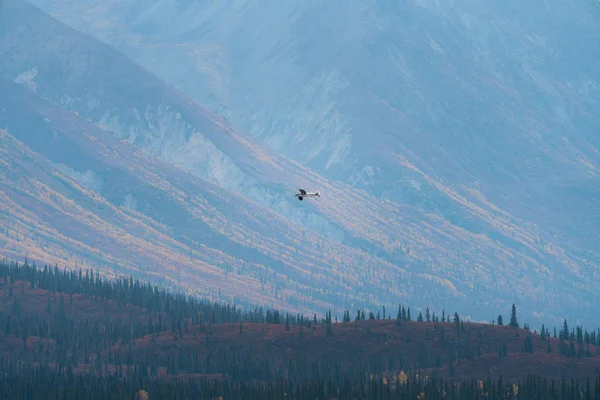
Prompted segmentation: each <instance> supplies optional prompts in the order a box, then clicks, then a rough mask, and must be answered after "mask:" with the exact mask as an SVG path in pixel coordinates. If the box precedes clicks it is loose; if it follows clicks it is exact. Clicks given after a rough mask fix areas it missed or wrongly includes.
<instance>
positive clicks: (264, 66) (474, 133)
mask: <svg viewBox="0 0 600 400" xmlns="http://www.w3.org/2000/svg"><path fill="white" fill-rule="evenodd" d="M34 4H38V5H40V6H41V7H42V8H44V9H45V10H47V11H48V12H50V13H51V14H52V15H54V16H56V17H57V18H59V19H61V20H63V21H65V22H66V23H68V24H70V25H72V26H74V27H76V28H77V29H81V30H83V31H85V32H88V33H90V34H92V35H94V36H96V37H99V38H101V39H102V40H105V41H107V42H109V43H111V44H112V45H114V46H115V47H117V48H119V49H121V50H123V51H125V52H126V53H127V54H129V55H131V56H132V57H134V58H135V59H136V60H138V61H140V62H141V63H142V64H143V65H144V66H145V67H146V68H148V69H150V70H152V71H153V72H155V73H157V74H158V75H159V76H161V77H163V78H164V79H166V80H167V81H169V82H171V83H172V84H174V85H175V86H176V87H178V88H179V89H180V90H182V91H184V92H186V93H188V94H190V95H192V96H194V97H195V98H197V99H199V100H200V101H202V102H203V103H205V104H208V105H210V106H211V107H212V108H213V109H214V110H216V111H218V112H220V113H221V114H223V115H226V116H228V117H229V118H230V120H231V121H233V122H234V123H236V124H237V125H239V126H240V127H242V128H244V129H245V130H247V131H248V132H251V133H253V134H254V135H255V136H256V137H258V138H261V139H262V140H264V142H266V143H268V144H269V145H270V146H272V147H273V148H274V149H275V150H278V151H281V152H282V153H283V154H285V155H286V156H288V157H291V158H293V159H295V160H297V161H299V162H301V163H303V164H304V165H307V166H310V167H311V168H314V169H315V170H316V171H317V172H320V173H323V174H326V175H327V176H329V177H332V178H336V179H342V180H344V181H346V182H348V183H350V184H353V185H355V186H356V187H361V188H364V189H366V190H368V191H370V192H371V193H374V194H376V195H378V196H381V197H383V198H387V199H391V200H393V201H396V202H400V203H403V204H412V205H417V206H418V207H420V208H421V209H423V210H424V211H425V212H433V213H436V214H439V215H441V216H443V217H444V218H445V219H448V220H450V221H451V222H453V223H458V224H461V225H462V226H465V227H467V228H469V229H472V230H473V231H476V232H477V231H481V232H482V230H481V228H479V227H476V226H471V225H469V222H468V221H466V220H464V218H462V217H461V216H457V215H455V214H456V211H455V209H456V207H457V204H456V202H454V201H452V199H449V198H448V197H447V196H446V195H445V194H444V193H441V192H440V191H439V190H438V189H437V188H436V187H435V185H434V184H433V183H432V181H431V180H433V182H438V183H443V184H449V185H451V186H452V187H453V188H454V189H455V190H457V191H459V192H460V193H461V194H462V195H463V196H465V197H467V198H468V199H469V200H471V201H478V196H484V198H485V199H486V201H489V202H491V203H492V204H493V207H499V208H501V209H503V210H505V211H506V212H508V213H510V214H512V215H513V216H515V217H516V218H519V219H522V220H525V221H528V222H529V223H531V224H533V225H535V226H537V227H538V228H539V234H540V235H541V236H542V237H545V238H547V239H548V240H554V239H558V240H563V241H565V242H569V243H570V244H571V245H572V246H574V247H573V250H572V251H573V252H575V253H574V254H578V255H581V256H582V257H585V258H590V259H591V260H593V261H594V262H598V261H599V259H598V254H597V252H595V251H593V249H594V240H593V239H592V238H593V237H594V234H595V233H598V230H597V228H596V226H597V225H596V224H595V223H594V221H595V220H598V221H600V209H599V207H600V206H599V205H598V202H597V201H596V200H597V199H598V196H599V195H600V194H599V189H598V187H599V185H598V183H599V181H598V177H597V174H598V170H599V168H600V153H599V152H598V148H600V135H598V127H599V126H600V125H599V124H600V122H599V117H598V110H599V109H600V90H599V89H598V84H599V83H600V80H599V76H600V72H599V71H600V69H598V64H597V60H598V59H600V44H599V43H600V30H598V29H597V26H598V25H599V24H600V7H599V6H598V4H597V2H593V1H570V2H567V3H564V2H559V1H541V0H536V1H532V2H521V3H518V2H510V3H499V2H498V3H481V2H476V1H470V0H462V1H452V2H435V1H375V0H372V1H366V2H365V1H329V2H316V1H300V0H291V1H285V2H275V1H261V2H251V1H247V0H239V1H222V2H215V1H210V2H209V1H191V2H178V1H175V0H160V1H159V0H157V1H150V2H148V1H145V2H142V1H134V2H125V1H111V2H100V1H97V0H88V1H81V2H79V1H77V2H75V1H72V0H63V1H58V2H56V1H52V2H50V1H47V0H34ZM400 160H404V161H406V162H408V163H410V164H412V166H416V167H417V168H418V169H419V171H418V172H415V169H414V168H412V166H410V167H407V165H406V162H400ZM430 179H431V180H430ZM473 191H475V193H476V194H475V193H474V192H473ZM576 193H577V194H578V195H577V196H575V194H576ZM490 207H492V206H490ZM583 211H585V213H583Z"/></svg>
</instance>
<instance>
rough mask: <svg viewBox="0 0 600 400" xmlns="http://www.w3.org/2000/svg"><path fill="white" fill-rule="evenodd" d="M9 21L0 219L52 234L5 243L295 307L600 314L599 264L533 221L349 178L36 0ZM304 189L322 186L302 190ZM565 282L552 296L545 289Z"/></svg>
mask: <svg viewBox="0 0 600 400" xmlns="http://www.w3.org/2000/svg"><path fill="white" fill-rule="evenodd" d="M1 18H2V24H1V25H0V33H1V35H0V53H1V54H2V55H3V57H2V59H1V61H0V62H1V63H2V64H1V65H2V68H1V69H0V74H1V75H2V76H1V77H0V78H1V79H4V80H5V81H6V82H5V83H3V84H2V85H3V86H2V88H3V90H2V91H1V92H0V102H1V107H2V110H4V111H2V113H1V114H0V128H1V129H4V130H5V132H6V133H4V134H3V135H4V136H3V137H4V138H5V140H4V143H5V144H4V146H6V148H5V149H3V150H4V153H3V154H4V155H3V157H5V158H3V160H4V164H3V165H4V166H5V167H6V168H4V167H3V176H2V178H3V179H4V180H5V182H7V183H8V184H9V187H10V188H11V189H10V190H6V191H4V192H3V195H4V196H5V198H6V202H4V204H5V208H4V210H3V212H4V213H3V218H5V219H4V221H10V224H11V225H14V226H20V228H19V229H20V235H21V236H25V232H29V231H31V230H37V231H38V232H42V231H44V232H45V233H44V236H43V241H39V242H38V240H37V239H35V237H36V236H35V235H31V234H30V235H28V236H27V237H29V238H31V239H32V240H29V241H27V242H25V241H21V242H17V241H16V240H15V236H10V237H9V236H6V238H4V239H3V240H4V243H5V246H4V250H3V252H4V254H7V255H10V256H11V257H15V256H18V255H19V256H21V257H23V256H25V255H26V254H29V255H30V256H31V257H34V256H35V259H36V260H43V261H45V262H58V263H59V264H60V265H61V266H62V265H68V266H72V265H73V264H81V265H88V266H92V265H93V266H96V267H99V268H101V269H102V270H103V271H105V272H107V273H109V274H110V273H113V272H116V273H119V272H127V273H133V272H134V271H135V273H137V274H142V273H143V274H145V276H148V277H154V278H155V279H157V281H160V282H166V283H169V284H170V285H172V286H179V287H183V288H185V289H186V290H191V291H195V292H196V293H207V294H211V295H212V296H215V297H216V296H218V293H219V289H221V291H220V292H221V295H222V296H224V297H225V298H231V297H233V296H235V297H236V298H237V299H238V301H239V302H248V303H250V304H255V303H257V302H259V303H263V302H267V303H272V304H276V305H279V306H283V305H286V306H289V307H290V309H294V310H307V311H310V310H319V309H323V308H325V307H332V308H333V309H334V311H337V312H339V311H340V310H343V309H345V308H350V309H353V308H355V307H356V305H357V304H362V305H363V306H365V307H368V308H376V307H378V306H380V305H382V304H391V303H393V302H395V301H398V299H401V300H402V301H407V302H414V303H416V304H437V305H443V306H447V307H456V308H460V309H462V310H464V312H465V314H466V315H468V316H470V317H471V318H474V319H487V318H488V316H489V312H488V311H487V309H488V307H491V308H492V309H495V310H501V309H506V308H507V307H509V306H510V304H511V303H512V302H513V301H516V302H518V303H519V304H523V306H522V312H523V313H524V314H531V318H537V319H540V318H547V317H549V318H555V321H561V320H562V318H563V316H564V315H567V314H571V315H581V317H582V318H586V317H589V318H595V317H594V314H593V312H592V311H591V308H589V307H588V305H589V304H592V303H593V302H594V301H595V299H597V298H598V295H597V294H595V293H597V292H596V291H594V289H595V288H596V286H595V285H597V284H598V281H597V280H596V279H595V278H596V276H597V273H598V272H597V270H596V269H594V268H593V267H594V265H595V264H593V263H591V262H590V263H588V264H586V263H581V262H579V261H578V259H577V258H575V257H573V256H572V255H570V254H569V253H568V251H567V250H566V249H565V248H564V247H563V244H562V243H557V242H547V241H544V240H542V239H541V238H540V236H539V234H538V233H537V232H536V231H535V229H533V228H532V225H531V224H529V223H526V222H523V221H521V220H518V219H516V218H515V217H514V216H512V215H510V214H509V213H506V212H505V211H503V210H500V209H495V208H494V207H491V206H489V205H486V204H485V203H481V202H480V203H474V202H472V201H469V200H468V199H467V198H466V197H465V196H461V195H460V193H459V192H458V191H455V190H454V189H452V188H451V187H450V186H440V188H441V189H443V190H444V191H445V192H446V193H447V194H448V196H450V197H452V198H453V199H454V201H456V202H458V203H460V204H461V207H462V210H463V211H462V213H463V214H462V215H464V216H465V218H467V217H468V220H469V221H471V222H470V223H472V224H474V226H479V227H480V228H481V229H479V228H478V229H477V230H475V231H473V230H472V229H471V228H469V229H467V228H465V227H464V226H463V225H464V223H458V222H457V223H454V222H453V221H448V220H446V219H444V218H442V217H441V216H440V215H436V214H432V213H430V212H429V211H428V210H426V209H422V208H421V207H419V206H418V205H414V204H412V205H411V204H398V203H394V202H391V201H388V200H383V199H378V198H377V197H376V196H374V195H373V194H372V193H368V192H366V191H362V190H353V189H352V188H351V186H350V185H348V184H346V183H343V182H339V181H335V180H330V179H328V178H325V177H323V176H321V175H318V174H317V173H315V172H313V171H312V170H309V169H308V168H307V167H304V166H301V165H300V164H298V163H297V162H295V161H291V160H290V159H288V158H286V157H284V156H282V155H280V154H278V153H277V152H275V151H274V150H273V149H271V148H269V147H267V146H264V145H262V144H261V143H260V142H259V141H258V140H256V139H254V138H252V137H251V136H250V135H248V134H246V133H245V132H243V131H242V130H240V129H238V128H235V127H234V126H232V125H230V124H228V123H226V122H225V121H224V120H223V119H222V118H220V117H217V116H215V115H214V114H212V113H211V112H209V111H208V110H207V109H206V108H204V107H203V106H202V105H200V104H199V103H198V102H196V101H194V100H192V99H191V98H189V97H187V96H185V95H184V94H182V93H180V92H178V91H176V90H175V89H173V88H172V87H170V86H169V85H168V84H166V83H164V82H163V81H161V80H160V79H158V78H157V77H156V76H154V75H152V74H150V73H149V72H148V71H147V70H146V69H144V68H142V67H140V66H139V65H137V64H135V63H134V62H132V61H131V60H130V59H128V58H127V57H125V56H124V55H123V54H121V53H119V52H118V51H116V50H115V49H113V48H111V47H109V46H107V45H105V44H103V43H101V42H99V41H97V40H95V39H92V38H91V37H89V36H86V35H83V34H81V33H78V32H76V31H74V30H72V29H70V28H68V27H66V26H64V25H62V24H60V23H59V22H57V21H56V20H54V19H52V18H50V17H48V16H47V15H45V14H43V13H42V12H40V11H39V10H37V9H36V8H34V7H32V6H30V5H29V4H28V3H26V2H23V1H20V0H6V1H4V3H3V9H2V15H1ZM56 49H60V51H57V50H56ZM12 82H14V83H16V84H17V85H19V86H20V87H17V85H15V84H13V83H12ZM23 88H26V89H28V90H27V91H25V90H24V89H23ZM51 137H52V138H53V139H52V140H54V141H55V142H52V141H51V140H50V138H51ZM62 141H65V143H64V144H63V143H62ZM26 159H29V160H33V161H28V163H27V164H26V165H24V163H25V161H24V160H26ZM397 160H400V161H402V160H404V161H402V163H404V165H405V166H407V168H409V169H411V170H413V171H415V172H416V173H418V171H417V169H416V168H417V167H416V166H415V165H414V164H411V162H410V161H409V160H408V159H402V158H398V159H397ZM37 163H39V164H37ZM22 164H23V165H22ZM33 177H35V178H33ZM65 179H66V180H67V181H68V182H69V184H68V185H67V186H65V184H63V183H62V180H65ZM22 182H28V183H27V185H26V186H20V185H21V183H22ZM38 182H43V185H44V189H43V190H42V189H40V188H39V183H38ZM432 182H433V181H432ZM297 187H305V188H313V187H314V188H318V189H319V190H320V191H321V193H323V194H324V196H323V197H322V198H320V199H319V201H314V202H312V201H311V202H309V201H306V202H302V203H300V202H298V201H297V200H295V198H294V197H293V196H292V193H293V191H294V190H295V189H296V188H297ZM24 188H26V189H24ZM21 192H25V193H21ZM349 193H351V195H349ZM40 196H44V197H43V199H44V201H40V200H39V199H40ZM36 199H38V200H36ZM57 199H60V202H62V203H64V204H67V203H68V204H72V205H73V207H75V208H73V209H71V210H69V211H67V210H66V209H65V206H59V205H58V204H56V203H57V202H58V200H57ZM22 201H27V203H26V204H27V205H26V207H22V206H20V205H19V203H20V202H22ZM71 202H73V203H71ZM61 207H62V208H61ZM50 208H52V209H53V210H56V209H58V210H59V211H58V214H52V213H50V211H49V209H50ZM53 212H54V211H53ZM88 213H89V214H88ZM90 214H91V219H90V218H87V217H84V216H85V215H90ZM67 215H68V216H69V218H70V220H65V217H66V216H67ZM84 218H87V219H84ZM64 221H69V222H68V223H65V222H64ZM75 221H77V223H78V224H79V225H77V228H75V226H76V225H74V224H75ZM134 221H135V222H134ZM463 222H464V221H463ZM26 226H28V227H26ZM38 234H39V233H38ZM82 234H83V235H82ZM6 235H8V234H6ZM50 238H51V239H52V240H50ZM96 238H98V239H99V241H98V242H96V241H95V240H96ZM48 242H58V243H57V244H56V246H55V247H53V248H50V247H48V246H49V244H48ZM17 243H21V244H17ZM190 249H191V251H192V254H191V256H190ZM300 260H301V261H300ZM263 287H264V289H263ZM582 287H584V288H586V290H589V292H585V294H584V295H582V294H581V293H582V292H581V291H580V290H579V289H580V288H582ZM556 296H560V297H561V301H560V302H559V303H555V302H553V301H551V300H549V299H550V298H554V297H556ZM582 310H590V311H582ZM534 311H535V314H533V312H534ZM586 312H587V313H589V315H588V314H585V313H586ZM533 320H535V319H533Z"/></svg>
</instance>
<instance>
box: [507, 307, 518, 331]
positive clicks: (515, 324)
mask: <svg viewBox="0 0 600 400" xmlns="http://www.w3.org/2000/svg"><path fill="white" fill-rule="evenodd" d="M509 326H511V327H513V328H518V327H519V322H518V321H517V307H515V305H514V304H513V305H512V310H511V312H510V323H509Z"/></svg>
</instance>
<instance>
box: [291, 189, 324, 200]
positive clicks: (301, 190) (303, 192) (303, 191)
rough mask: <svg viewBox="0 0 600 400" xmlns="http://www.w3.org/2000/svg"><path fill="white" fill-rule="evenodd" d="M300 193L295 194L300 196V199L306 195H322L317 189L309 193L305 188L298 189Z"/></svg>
mask: <svg viewBox="0 0 600 400" xmlns="http://www.w3.org/2000/svg"><path fill="white" fill-rule="evenodd" d="M298 191H299V193H296V194H295V196H296V197H298V200H300V201H302V199H303V198H304V197H315V196H316V197H321V195H320V194H319V191H318V190H317V191H316V192H314V193H307V192H306V190H304V189H298Z"/></svg>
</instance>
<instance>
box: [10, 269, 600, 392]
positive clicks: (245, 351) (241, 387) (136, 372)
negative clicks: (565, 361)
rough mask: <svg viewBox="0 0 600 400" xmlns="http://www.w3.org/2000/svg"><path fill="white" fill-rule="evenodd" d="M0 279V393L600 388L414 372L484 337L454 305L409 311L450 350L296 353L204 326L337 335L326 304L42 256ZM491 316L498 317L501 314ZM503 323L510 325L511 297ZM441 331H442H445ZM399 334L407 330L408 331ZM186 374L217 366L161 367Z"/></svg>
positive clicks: (580, 349)
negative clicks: (188, 291) (192, 342)
mask: <svg viewBox="0 0 600 400" xmlns="http://www.w3.org/2000/svg"><path fill="white" fill-rule="evenodd" d="M0 284H1V287H2V291H1V292H0V296H2V297H3V299H4V301H3V303H5V304H10V311H8V312H7V311H6V308H4V309H3V311H2V312H0V334H1V335H2V337H1V338H2V339H3V340H5V341H8V342H9V343H12V344H13V345H12V346H11V347H10V349H8V350H6V351H3V352H2V353H1V355H0V381H1V382H0V396H1V397H0V398H13V397H18V398H21V397H24V398H29V396H32V397H36V396H37V395H36V393H37V392H38V391H39V392H40V393H41V392H44V393H45V394H47V395H48V397H45V398H53V397H58V398H75V397H77V396H83V397H86V398H106V397H111V398H122V397H123V396H124V397H129V398H131V396H134V395H135V393H137V391H139V390H146V391H147V392H148V393H149V394H150V395H151V396H152V397H151V398H162V397H168V398H186V397H187V398H217V397H219V396H224V398H228V397H229V398H231V397H234V398H236V397H239V395H240V394H241V393H244V394H245V393H249V395H248V396H246V395H244V396H243V397H244V398H250V399H251V398H282V397H281V396H282V393H288V397H289V398H296V399H303V398H328V396H329V397H338V398H377V399H379V398H382V399H384V398H415V396H425V398H456V399H462V398H478V397H482V396H483V394H482V393H488V397H486V398H499V399H500V398H509V397H510V396H509V392H510V390H517V389H515V388H516V387H518V390H519V391H520V393H521V394H520V395H519V398H537V397H536V396H542V398H552V396H554V394H552V393H555V394H556V396H558V397H559V398H574V397H569V396H571V394H573V396H575V394H577V396H579V394H581V393H584V394H585V395H586V396H587V395H588V394H589V395H590V396H592V395H593V396H597V393H600V392H598V391H597V390H596V389H597V388H598V381H597V380H596V381H595V382H589V381H586V382H585V384H584V383H581V382H565V381H562V382H554V381H544V380H542V379H541V378H539V377H535V376H532V377H530V378H528V379H526V380H524V381H522V382H521V383H519V384H518V385H517V386H515V387H514V386H512V384H511V383H508V382H502V380H500V381H492V380H491V379H490V380H488V381H466V382H452V381H444V380H442V379H441V378H436V377H435V374H433V375H432V376H431V377H430V378H428V380H427V381H423V378H417V377H416V376H417V374H418V371H419V369H420V368H424V367H434V368H439V367H442V366H444V364H447V365H449V367H450V368H451V369H452V368H453V365H454V362H455V361H458V362H460V360H465V359H469V360H470V359H473V358H475V357H476V356H478V355H481V354H482V353H483V352H486V351H489V346H490V343H491V342H490V341H489V339H486V338H485V337H482V338H479V339H478V340H471V335H472V331H471V327H470V326H468V324H467V325H465V323H464V321H462V320H461V318H460V317H459V315H458V313H457V312H455V313H454V314H453V315H447V314H446V313H445V311H444V310H442V313H441V316H438V315H436V313H435V311H432V312H430V310H429V308H427V309H426V311H425V315H423V314H422V313H420V312H419V314H418V316H417V317H416V320H417V321H427V322H431V323H433V324H432V326H433V329H431V330H428V331H427V333H426V334H427V335H437V337H438V338H439V339H440V341H441V343H442V348H443V349H444V350H447V354H448V355H443V354H439V353H437V352H436V351H433V350H431V349H428V348H422V349H418V350H417V351H416V353H415V355H414V356H406V357H403V356H398V357H394V358H390V357H388V358H385V359H384V358H383V357H381V356H377V357H370V356H368V355H366V356H364V357H363V358H361V359H357V358H356V357H354V356H352V355H347V354H336V353H330V352H327V351H325V352H324V353H323V354H320V355H318V356H310V355H309V354H302V353H301V354H296V355H295V356H293V357H287V358H281V357H274V356H273V354H270V353H267V352H265V351H264V349H262V348H261V347H260V346H253V344H252V343H250V342H249V343H248V344H247V345H246V346H244V347H243V348H242V349H233V348H223V347H219V346H217V345H215V343H216V342H217V341H218V340H220V338H219V335H218V334H217V333H215V331H214V328H215V327H216V326H217V324H220V325H223V324H228V325H229V326H230V327H231V329H230V330H229V332H231V331H233V330H235V331H236V332H237V334H238V335H240V336H241V337H243V335H244V325H245V324H279V325H285V329H286V330H291V329H292V327H295V330H294V335H297V336H294V337H297V338H298V339H299V340H301V339H302V338H303V335H306V334H307V333H308V332H309V331H311V327H312V326H313V325H324V326H325V327H324V329H325V333H326V336H327V337H331V336H335V335H336V324H335V322H338V321H337V317H335V318H334V317H333V316H332V314H331V312H330V311H327V312H326V313H325V316H324V317H323V318H317V315H316V314H313V316H312V318H307V317H305V316H304V315H301V314H293V313H287V312H282V311H280V310H276V309H263V308H262V307H256V308H254V309H241V308H238V307H236V306H235V305H230V304H223V303H216V302H211V301H207V300H202V299H198V298H195V297H191V296H187V295H184V294H181V293H173V292H169V291H166V290H164V289H161V288H160V287H158V286H157V285H152V284H150V283H143V282H140V281H138V280H134V279H133V278H132V277H119V278H117V279H114V280H108V279H105V278H103V277H101V276H100V275H99V274H98V272H94V271H92V270H87V271H82V270H70V271H68V270H66V269H63V270H59V269H58V267H57V266H54V267H51V266H48V265H45V266H44V267H43V268H38V267H37V266H36V265H35V264H34V263H33V264H29V263H28V262H27V261H26V262H25V263H23V264H20V263H17V262H12V261H10V262H9V261H2V262H0ZM26 286H27V289H28V290H35V289H37V288H39V289H43V290H45V291H47V296H48V297H47V298H46V307H45V309H44V310H36V312H30V310H27V309H25V308H23V307H24V306H23V302H24V301H26V297H25V290H26ZM74 295H75V296H77V295H81V296H84V297H83V298H85V299H88V300H89V304H93V305H94V306H95V307H96V308H97V306H98V305H101V306H103V307H104V309H103V310H96V313H95V314H89V315H76V313H75V312H74V311H73V309H74V308H73V303H74V302H75V303H76V302H77V301H79V302H81V301H82V300H81V298H79V299H78V300H73V299H74ZM109 306H111V307H112V308H111V310H113V311H112V312H111V311H109ZM114 310H116V311H114ZM381 311H382V312H380V311H379V310H378V311H377V312H376V313H374V312H373V311H368V312H366V311H365V310H364V309H358V310H356V313H355V314H354V315H353V316H351V314H350V311H349V310H346V311H345V312H344V313H343V316H342V321H341V322H342V323H345V324H356V325H357V326H358V325H360V324H361V323H362V321H364V320H381V319H387V320H391V319H392V318H394V316H392V315H390V312H389V310H387V309H386V308H385V307H382V310H381ZM395 311H396V312H395V323H396V324H397V325H402V324H403V323H406V322H407V321H412V320H413V318H414V317H413V315H412V313H411V309H410V307H408V306H405V305H399V306H398V308H397V310H395ZM131 315H135V316H136V317H134V318H131V317H130V316H131ZM334 321H335V322H334ZM449 324H450V325H449ZM498 325H502V320H501V318H499V319H498ZM510 325H511V326H513V327H519V324H518V321H517V316H516V307H515V306H514V305H513V308H512V312H511V319H510ZM228 329H229V328H228ZM282 329H283V328H282ZM525 329H527V330H528V329H529V327H528V326H526V325H525ZM450 333H452V335H453V339H452V340H449V339H447V337H448V336H449V335H450ZM165 334H170V335H173V336H174V340H175V343H176V350H172V351H166V352H157V351H153V349H154V348H155V345H156V343H157V341H158V340H160V338H161V336H163V335H165ZM185 335H193V336H194V337H195V338H196V342H197V343H201V345H200V347H201V348H198V346H196V347H193V346H189V344H186V343H183V342H181V341H180V339H181V338H182V337H184V336H185ZM473 335H474V334H473ZM550 336H551V335H550V332H549V331H548V330H547V329H546V328H545V327H544V326H542V329H541V331H540V333H539V335H538V334H536V335H535V337H534V335H527V336H526V337H525V338H524V341H523V348H522V351H523V352H531V351H533V350H532V349H533V342H532V341H533V340H545V341H548V343H550V342H549V340H548V339H549V337H550ZM554 336H555V337H559V338H560V341H559V346H561V352H563V351H564V353H563V354H567V355H571V356H574V357H584V356H591V355H592V352H591V350H590V348H591V347H590V346H591V345H595V344H599V341H600V334H598V333H597V332H591V333H589V332H587V331H586V330H583V329H582V328H581V327H576V328H571V329H569V327H568V325H567V323H566V321H565V323H564V326H563V327H562V329H560V330H559V331H557V330H556V329H554ZM142 338H146V339H148V338H149V340H150V345H149V346H140V345H139V343H138V342H137V340H139V339H142ZM406 340H410V338H409V337H408V336H407V337H406ZM17 343H19V344H18V345H17ZM594 352H595V353H597V350H594ZM595 353H594V354H595ZM505 355H506V349H503V348H500V349H498V357H499V358H501V357H503V356H505ZM159 371H162V372H163V373H166V374H167V377H162V376H161V374H160V373H159ZM182 374H183V375H182ZM194 374H204V375H206V376H208V375H210V374H216V375H217V376H218V377H220V378H218V379H217V380H216V381H212V380H206V379H187V378H186V379H179V380H178V379H172V378H169V377H168V376H170V377H174V376H186V377H192V376H193V375H194ZM49 382H56V384H57V386H56V388H54V389H51V390H50V391H48V390H49V389H48V388H47V387H46V386H47V385H48V383H49ZM61 385H62V386H61ZM209 393H212V394H211V395H209ZM251 393H254V395H253V394H251ZM444 393H445V394H444ZM525 393H527V394H525ZM290 394H291V395H290ZM71 396H72V397H71ZM95 396H100V397H95ZM203 396H204V397H203ZM211 396H212V397H211ZM252 396H254V397H252ZM290 396H291V397H290ZM490 396H491V397H490ZM494 396H495V397H494ZM503 396H504V397H503ZM513 396H514V394H513ZM528 396H531V397H528ZM546 396H550V397H546ZM565 396H566V397H565ZM417 398H418V397H417ZM578 398H580V397H578ZM594 398H595V397H594Z"/></svg>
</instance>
